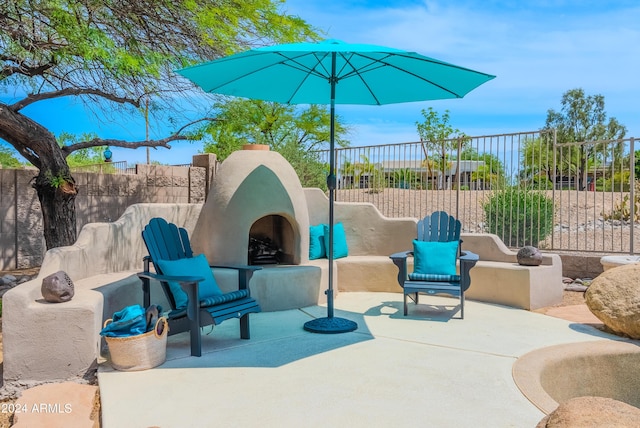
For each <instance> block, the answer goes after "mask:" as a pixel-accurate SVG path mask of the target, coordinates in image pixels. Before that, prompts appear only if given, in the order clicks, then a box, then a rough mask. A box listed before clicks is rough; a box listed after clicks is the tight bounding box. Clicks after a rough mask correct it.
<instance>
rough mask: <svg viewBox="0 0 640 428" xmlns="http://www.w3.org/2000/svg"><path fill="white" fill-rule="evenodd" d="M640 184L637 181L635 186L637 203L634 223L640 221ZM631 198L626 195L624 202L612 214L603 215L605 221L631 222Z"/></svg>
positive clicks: (618, 204) (635, 203) (616, 206)
mask: <svg viewBox="0 0 640 428" xmlns="http://www.w3.org/2000/svg"><path fill="white" fill-rule="evenodd" d="M627 187H628V186H627ZM639 192H640V183H639V182H638V181H636V184H635V198H634V199H635V202H634V206H635V207H634V210H635V212H634V219H633V221H634V222H636V223H637V222H639V221H640V193H639ZM630 199H631V197H630V196H629V195H624V198H622V201H620V202H619V203H617V204H616V205H615V206H614V207H613V209H612V210H611V212H610V213H605V212H603V213H601V214H602V217H603V218H604V219H605V220H624V221H631V203H630Z"/></svg>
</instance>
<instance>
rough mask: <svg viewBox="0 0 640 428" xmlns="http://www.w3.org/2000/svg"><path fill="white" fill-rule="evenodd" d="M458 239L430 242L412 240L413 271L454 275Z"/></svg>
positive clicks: (455, 272)
mask: <svg viewBox="0 0 640 428" xmlns="http://www.w3.org/2000/svg"><path fill="white" fill-rule="evenodd" d="M458 244H459V243H458V241H450V242H431V241H418V240H417V239H414V240H413V257H414V259H413V264H414V266H413V272H414V273H420V274H437V275H456V274H457V271H456V259H457V257H458Z"/></svg>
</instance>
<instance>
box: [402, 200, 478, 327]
mask: <svg viewBox="0 0 640 428" xmlns="http://www.w3.org/2000/svg"><path fill="white" fill-rule="evenodd" d="M461 228H462V224H461V223H460V220H457V219H456V218H454V217H452V216H450V215H449V214H447V213H446V212H444V211H437V212H434V213H433V214H431V216H427V217H425V218H424V219H422V220H420V221H418V234H417V239H416V240H414V251H403V252H400V253H395V254H392V255H391V256H390V257H391V260H393V263H395V265H396V266H397V267H398V270H399V272H398V282H399V283H400V286H401V287H402V289H403V294H404V296H403V300H404V315H405V316H407V313H408V306H407V297H408V298H410V299H411V300H413V302H414V303H415V304H416V305H417V304H418V296H419V295H420V294H427V295H436V294H446V295H450V296H454V297H459V298H460V318H461V319H464V293H465V291H467V289H468V288H469V286H470V285H471V276H470V275H469V271H470V270H471V268H473V267H474V266H475V264H476V263H477V262H478V259H479V257H478V255H477V254H474V253H472V252H471V251H462V250H461V248H460V247H461V244H462V241H461V240H460V230H461ZM424 242H429V243H437V244H422V243H424ZM416 251H420V252H421V254H415V252H416ZM410 256H414V265H415V266H414V272H413V273H408V272H407V258H408V257H410ZM456 259H457V260H458V261H459V262H460V270H459V273H457V272H456ZM418 265H420V268H421V269H426V270H427V271H426V272H419V271H418ZM429 270H433V271H429Z"/></svg>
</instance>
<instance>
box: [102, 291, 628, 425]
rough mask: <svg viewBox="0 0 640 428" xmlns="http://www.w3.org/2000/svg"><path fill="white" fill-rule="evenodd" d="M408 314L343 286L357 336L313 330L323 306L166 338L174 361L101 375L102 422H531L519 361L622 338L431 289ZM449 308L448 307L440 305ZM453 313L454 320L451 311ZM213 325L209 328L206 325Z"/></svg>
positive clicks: (339, 305) (344, 312)
mask: <svg viewBox="0 0 640 428" xmlns="http://www.w3.org/2000/svg"><path fill="white" fill-rule="evenodd" d="M422 303H429V304H434V305H437V306H428V305H426V304H422V305H420V306H418V307H411V308H410V316H408V317H404V316H402V295H401V294H396V293H341V294H340V295H339V296H338V298H337V299H336V300H335V308H336V312H335V316H339V317H343V318H348V319H351V320H353V321H355V322H357V324H358V330H356V331H355V332H352V333H344V334H335V335H322V334H314V333H308V332H306V331H304V330H303V324H304V323H305V322H306V321H308V320H310V319H313V318H314V317H324V316H326V315H327V310H326V307H321V306H313V307H308V308H304V309H300V310H289V311H282V312H269V313H260V314H256V315H252V317H251V340H248V341H244V340H240V339H239V327H238V322H237V321H236V320H233V321H227V322H225V323H223V324H222V325H220V326H218V327H216V328H215V329H213V331H212V332H211V334H209V335H205V336H203V356H202V357H200V358H197V357H190V356H189V346H188V334H187V333H184V334H180V335H176V336H172V337H170V338H169V342H168V349H167V361H166V363H165V364H163V365H162V366H159V367H157V368H155V369H151V370H146V371H141V372H119V371H115V370H113V369H112V368H111V367H110V366H109V364H108V363H103V364H101V366H100V369H99V373H98V379H99V385H100V394H101V400H102V423H103V425H102V426H103V427H105V428H123V427H152V426H157V427H162V428H169V427H223V426H224V427H231V426H234V427H254V426H255V427H258V426H259V427H320V426H333V427H383V426H384V427H387V426H397V427H411V426H416V427H425V426H431V427H453V426H456V427H467V426H473V427H476V428H477V427H534V426H535V425H536V424H537V423H538V422H539V421H540V419H542V418H543V417H544V413H543V412H542V411H540V410H539V409H538V408H537V407H536V406H535V405H534V404H532V403H531V402H530V401H529V400H528V399H527V398H526V397H525V396H524V395H523V393H522V392H521V391H520V390H519V389H518V387H517V386H516V384H515V382H514V380H513V377H512V366H513V363H514V362H515V361H516V359H517V358H518V357H520V356H522V355H524V354H526V353H528V352H530V351H533V350H536V349H539V348H543V347H547V346H551V345H557V344H562V343H572V342H585V341H596V340H603V339H605V340H606V339H610V340H617V339H619V338H618V337H617V336H611V335H607V334H606V333H603V332H601V331H600V330H598V329H596V328H594V327H592V326H589V325H586V324H580V323H575V322H572V321H567V320H564V319H560V318H555V317H551V316H546V315H543V314H539V313H534V312H529V311H525V310H520V309H514V308H509V307H504V306H498V305H491V304H484V303H479V302H475V301H467V302H466V308H465V309H466V310H465V319H464V320H460V319H457V318H455V317H457V316H459V314H458V313H457V312H456V310H455V309H454V308H455V306H453V305H455V304H456V303H457V302H456V300H451V299H447V298H439V297H435V298H434V297H424V298H423V300H422ZM443 305H448V306H446V308H445V306H443ZM452 316H453V317H454V318H452ZM207 331H208V330H206V329H205V332H207Z"/></svg>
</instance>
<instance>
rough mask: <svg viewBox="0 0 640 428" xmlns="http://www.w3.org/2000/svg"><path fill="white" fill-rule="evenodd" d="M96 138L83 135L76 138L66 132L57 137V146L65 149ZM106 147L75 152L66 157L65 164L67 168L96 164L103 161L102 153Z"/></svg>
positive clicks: (94, 135)
mask: <svg viewBox="0 0 640 428" xmlns="http://www.w3.org/2000/svg"><path fill="white" fill-rule="evenodd" d="M94 138H98V136H97V135H96V134H93V133H92V134H83V135H81V136H76V135H72V134H69V133H67V132H62V133H61V134H60V135H59V136H58V145H59V146H60V147H65V146H68V145H70V144H75V143H79V142H81V141H90V140H93V139H94ZM106 147H107V146H97V147H89V148H87V149H81V150H76V151H75V152H72V153H70V154H69V155H68V156H67V164H68V165H69V167H71V168H73V167H78V166H84V165H91V164H97V163H101V162H103V161H104V157H103V153H104V150H105V149H106Z"/></svg>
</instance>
